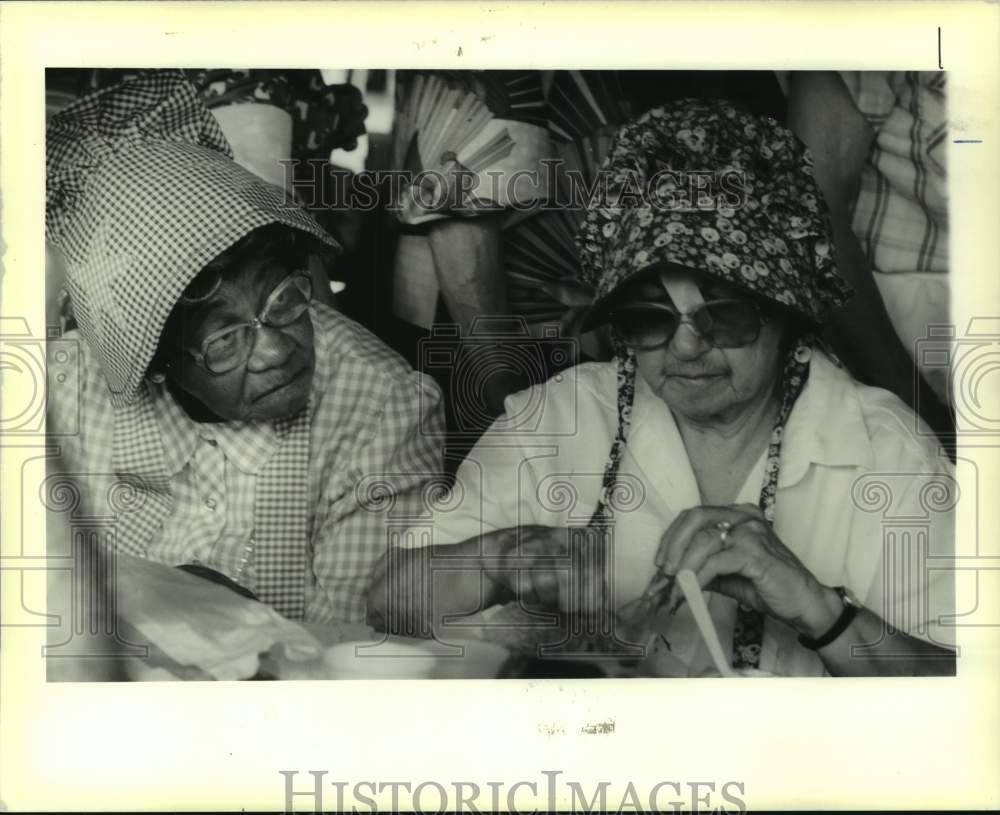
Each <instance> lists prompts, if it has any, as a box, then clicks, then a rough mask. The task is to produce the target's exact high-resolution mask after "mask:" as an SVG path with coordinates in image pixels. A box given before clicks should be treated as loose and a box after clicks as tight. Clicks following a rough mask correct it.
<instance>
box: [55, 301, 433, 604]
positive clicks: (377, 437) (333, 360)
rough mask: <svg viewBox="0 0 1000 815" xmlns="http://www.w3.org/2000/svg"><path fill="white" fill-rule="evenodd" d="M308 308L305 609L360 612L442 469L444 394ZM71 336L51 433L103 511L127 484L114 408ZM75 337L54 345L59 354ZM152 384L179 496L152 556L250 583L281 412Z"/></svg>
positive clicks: (362, 333)
mask: <svg viewBox="0 0 1000 815" xmlns="http://www.w3.org/2000/svg"><path fill="white" fill-rule="evenodd" d="M312 319H313V326H314V336H315V343H316V372H315V374H314V377H313V386H312V387H313V395H312V400H311V402H310V404H311V405H312V410H313V415H312V417H311V427H310V444H309V447H310V450H309V468H308V479H307V483H308V491H309V495H308V506H309V519H308V528H309V530H310V531H309V544H310V552H309V557H308V558H307V562H308V564H309V566H308V568H307V574H306V580H305V595H306V596H305V618H306V619H307V620H309V621H311V622H328V621H333V620H338V621H358V620H361V619H363V617H364V610H365V605H364V592H365V590H366V589H367V585H368V577H369V571H370V569H371V566H372V565H373V564H374V562H375V561H376V560H377V559H378V557H379V556H380V555H381V553H382V552H383V551H384V550H385V546H386V542H387V539H388V538H387V536H388V535H390V534H392V530H393V529H394V523H393V519H394V518H397V517H403V518H410V519H412V518H413V517H417V516H419V515H420V513H421V512H422V502H423V500H424V492H425V487H426V485H427V484H428V482H431V481H433V480H435V479H437V478H438V477H439V473H440V471H441V440H442V438H443V436H442V433H443V414H442V403H441V395H440V391H439V390H438V388H437V386H436V385H435V384H434V382H433V380H431V379H430V378H429V377H426V376H424V375H422V374H420V373H417V372H415V371H412V370H411V369H410V368H409V367H408V366H407V365H406V364H405V363H404V362H403V361H402V360H401V359H400V358H399V357H398V356H397V355H396V354H395V353H394V352H392V351H390V350H389V349H388V348H386V347H385V346H384V345H383V344H382V343H381V342H380V341H379V340H378V339H377V338H376V337H374V336H373V335H371V334H370V333H368V332H367V331H366V330H365V329H363V328H362V327H361V326H359V325H357V324H356V323H354V322H352V321H351V320H349V319H347V318H346V317H344V316H343V315H341V314H339V313H337V312H335V311H333V310H331V309H329V308H327V307H326V306H324V305H322V304H318V303H317V304H314V305H313V306H312ZM64 340H78V341H77V343H76V348H77V352H76V353H77V356H78V359H77V360H76V361H75V364H69V365H67V364H66V363H65V362H63V363H62V364H60V365H58V366H50V369H49V370H55V369H58V370H60V371H63V372H64V371H66V370H70V371H75V372H76V373H75V374H73V375H69V376H66V375H64V374H60V376H62V377H63V379H62V381H58V380H57V379H56V378H53V379H52V380H51V381H50V383H49V396H48V399H49V404H48V432H49V433H50V434H55V435H53V436H52V440H53V442H54V443H58V444H59V445H60V447H61V453H62V458H61V460H60V462H59V466H60V467H61V469H62V470H63V471H64V472H65V473H67V474H69V475H70V476H71V477H72V479H73V481H74V483H75V484H76V487H77V489H78V491H79V495H80V504H79V506H77V507H76V508H75V510H74V512H75V515H76V517H89V518H95V517H102V516H103V517H107V516H109V515H111V514H112V513H111V512H109V511H108V504H109V503H111V504H113V503H114V502H115V501H116V500H119V501H120V500H121V495H120V492H119V493H118V494H117V495H118V497H117V498H115V497H114V496H115V495H116V491H115V487H116V485H120V484H121V483H122V480H121V474H119V473H116V472H115V468H114V465H113V458H112V456H113V449H112V448H113V444H112V441H113V438H114V412H113V411H112V409H111V407H110V402H109V399H108V390H107V385H106V382H105V380H104V378H103V376H102V374H101V371H100V367H99V365H98V363H97V361H96V359H95V358H94V356H93V354H92V353H91V351H90V349H89V347H88V346H87V344H86V343H85V342H82V341H79V337H78V335H77V334H76V332H70V333H68V334H67V335H66V336H65V337H64ZM68 345H69V344H68V343H66V342H63V343H60V344H59V346H58V347H59V349H60V352H62V353H65V351H66V348H67V346H68ZM145 387H146V388H148V389H149V392H150V395H151V397H152V401H153V406H154V410H155V416H156V427H155V428H151V429H150V430H151V432H153V433H159V435H160V440H161V441H162V446H163V451H164V456H165V460H164V462H163V465H164V469H165V471H166V472H167V474H168V476H169V490H170V492H171V497H172V512H171V514H170V516H169V518H168V519H167V521H166V522H165V523H164V524H163V525H162V527H161V529H160V531H159V533H158V534H157V535H155V536H154V538H153V540H151V541H150V543H149V545H148V547H147V549H146V556H147V557H149V558H150V559H152V560H156V561H160V562H163V563H169V564H175V565H176V564H182V563H193V562H199V563H203V564H204V565H206V566H209V567H211V568H213V569H216V570H218V571H220V572H222V573H223V574H225V575H227V576H228V577H230V578H232V579H233V580H235V581H236V582H238V583H240V584H242V585H244V586H246V587H247V588H250V589H254V588H255V586H256V584H257V581H258V578H259V575H258V574H257V573H256V570H255V567H254V557H253V552H254V543H255V541H254V528H255V526H257V525H258V521H259V519H258V518H256V517H255V514H259V513H258V512H255V511H257V510H259V503H260V500H259V499H260V496H259V495H257V489H256V488H257V480H258V473H259V472H260V471H261V469H262V468H263V467H264V466H265V465H266V464H267V463H268V461H269V460H271V458H272V457H273V456H274V454H275V452H276V451H277V450H278V449H279V448H280V447H281V445H282V444H283V442H284V437H285V435H286V434H287V433H288V432H289V431H288V427H287V423H285V424H282V423H270V422H268V423H242V422H229V423H220V424H202V423H197V422H195V421H193V420H192V419H190V418H189V417H188V416H187V414H186V413H185V412H184V411H183V410H182V409H181V407H180V406H179V405H178V404H177V402H176V401H175V400H174V399H173V398H172V397H171V395H170V393H169V391H167V389H166V388H165V387H164V386H163V385H154V384H152V383H151V382H148V381H147V382H146V383H145ZM76 428H78V432H76V433H73V432H72V431H73V430H74V429H76ZM282 428H283V429H282ZM290 488H291V487H290Z"/></svg>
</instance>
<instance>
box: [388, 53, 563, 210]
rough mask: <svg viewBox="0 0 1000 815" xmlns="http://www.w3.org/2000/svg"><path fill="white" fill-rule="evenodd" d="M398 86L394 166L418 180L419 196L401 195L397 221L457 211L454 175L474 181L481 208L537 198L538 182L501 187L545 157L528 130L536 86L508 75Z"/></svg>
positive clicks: (534, 116) (541, 133)
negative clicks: (465, 174) (471, 176)
mask: <svg viewBox="0 0 1000 815" xmlns="http://www.w3.org/2000/svg"><path fill="white" fill-rule="evenodd" d="M401 85H402V86H403V90H402V97H401V99H400V104H399V105H398V109H397V119H396V155H395V159H396V166H397V167H402V168H404V169H406V170H408V171H410V172H411V173H414V174H415V175H416V174H418V173H423V175H422V181H423V183H422V185H421V187H422V189H418V190H416V191H413V190H409V191H408V194H407V197H406V199H405V200H404V201H403V202H402V205H403V206H402V211H401V217H402V219H403V220H404V221H406V222H408V223H422V222H424V221H428V220H432V219H434V218H439V217H444V216H445V215H447V214H448V212H449V210H450V209H453V208H454V206H453V205H455V204H460V203H461V202H457V201H453V200H452V198H454V196H453V195H451V193H452V191H453V190H452V187H451V185H453V184H454V183H455V182H454V179H455V174H456V172H457V171H458V170H460V169H461V170H467V171H471V172H472V173H474V174H475V176H476V179H475V184H474V185H473V187H472V190H471V192H472V194H473V195H474V196H475V197H476V198H478V199H480V201H481V202H482V205H483V206H498V207H507V206H510V205H511V204H512V203H517V202H527V201H531V200H534V199H535V198H536V197H538V195H539V194H540V191H541V189H542V186H543V179H542V178H541V177H539V178H537V179H531V178H529V177H526V176H525V175H524V174H521V176H519V177H518V179H517V182H516V183H513V184H511V183H507V180H508V178H509V176H510V174H511V173H513V172H514V171H516V170H522V169H533V168H534V167H536V166H537V164H538V161H539V159H540V158H542V157H543V156H544V155H545V154H546V151H547V149H548V148H547V145H548V133H547V131H546V130H544V129H543V127H542V126H540V124H536V123H531V122H539V123H540V122H541V121H542V118H543V113H544V103H543V102H542V101H541V86H540V84H537V85H533V84H532V83H531V82H529V81H528V78H527V77H526V76H525V75H524V74H523V73H522V72H513V71H511V72H476V73H473V72H453V73H450V74H449V73H431V74H426V73H417V74H413V75H408V76H406V77H405V78H404V82H403V83H401ZM501 116H509V117H512V118H501ZM514 117H516V118H514ZM428 185H429V186H428ZM443 200H444V201H445V202H446V203H445V205H443V206H442V201H443Z"/></svg>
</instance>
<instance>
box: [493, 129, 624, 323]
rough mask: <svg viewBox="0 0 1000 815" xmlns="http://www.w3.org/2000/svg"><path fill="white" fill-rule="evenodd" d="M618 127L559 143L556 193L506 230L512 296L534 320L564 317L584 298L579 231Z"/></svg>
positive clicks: (512, 304) (512, 306) (512, 302)
mask: <svg viewBox="0 0 1000 815" xmlns="http://www.w3.org/2000/svg"><path fill="white" fill-rule="evenodd" d="M616 129H617V127H615V126H602V127H601V128H600V129H599V130H597V131H596V132H594V133H591V134H590V135H588V136H586V137H583V138H580V139H579V140H577V141H572V142H560V143H556V145H555V147H556V152H557V154H558V156H559V158H560V163H559V165H558V174H557V176H556V181H557V183H556V189H555V190H554V197H553V198H552V200H550V201H549V202H547V204H546V206H545V207H543V208H542V209H541V210H540V211H539V212H537V213H536V214H534V215H532V216H531V217H528V218H525V219H521V220H517V221H516V222H514V223H513V224H512V225H510V226H509V227H508V228H507V229H505V230H504V233H503V262H504V270H505V274H506V279H507V298H508V302H509V305H510V309H511V311H512V312H514V313H516V314H520V315H523V316H524V317H525V318H526V319H527V320H528V321H529V322H552V321H559V320H560V319H561V318H562V317H563V316H564V315H565V313H566V311H567V310H568V309H569V308H571V307H572V306H574V305H576V304H577V302H578V300H579V297H580V294H579V285H580V284H579V281H578V274H579V270H580V258H579V254H578V252H577V248H576V233H577V231H578V229H579V228H580V224H581V223H582V221H583V218H584V214H585V212H586V207H587V202H588V200H589V198H590V195H591V194H592V193H593V192H594V191H595V189H596V187H595V184H596V181H597V178H598V171H599V170H600V167H601V164H602V163H603V161H604V159H605V157H606V156H607V153H608V150H609V149H610V146H611V142H612V139H613V138H614V131H615V130H616Z"/></svg>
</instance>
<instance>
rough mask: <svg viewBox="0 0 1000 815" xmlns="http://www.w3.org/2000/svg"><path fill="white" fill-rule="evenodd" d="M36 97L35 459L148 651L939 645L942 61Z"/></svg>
mask: <svg viewBox="0 0 1000 815" xmlns="http://www.w3.org/2000/svg"><path fill="white" fill-rule="evenodd" d="M46 103H47V107H46V111H47V115H48V114H51V115H49V116H48V125H47V130H46V236H47V241H48V246H49V255H48V258H47V263H48V269H47V271H48V277H47V291H46V296H47V304H48V307H49V308H50V310H51V311H50V314H49V317H48V319H49V322H50V323H57V324H59V325H60V326H63V327H64V328H65V331H64V332H63V333H61V334H60V335H59V337H58V339H56V340H55V341H53V342H52V343H51V345H52V347H53V348H54V349H55V353H57V354H60V355H64V356H65V357H66V359H65V361H64V362H63V363H62V364H61V365H60V364H59V363H55V364H50V370H51V371H60V372H62V371H68V372H70V374H71V375H70V374H66V373H60V374H57V379H54V380H52V381H51V382H50V386H49V403H48V430H49V433H50V434H51V437H52V441H53V443H54V444H57V445H58V446H59V448H60V450H61V456H60V457H59V459H57V460H54V462H53V464H52V470H53V473H52V475H51V476H50V477H49V478H48V479H47V481H46V491H45V495H46V497H47V498H48V499H50V500H49V504H50V505H49V507H48V509H49V512H50V513H52V514H53V515H55V516H57V518H54V519H53V520H52V522H51V527H58V526H60V520H59V519H61V522H62V523H61V526H62V527H63V528H64V529H65V530H66V531H68V532H69V536H68V537H69V541H70V546H72V547H90V546H93V547H96V548H97V549H100V550H101V551H100V552H96V551H92V552H89V553H88V552H86V551H85V550H81V551H80V552H75V551H74V552H73V553H72V556H73V558H74V560H77V559H81V560H82V559H86V558H88V557H91V558H92V557H95V556H98V555H101V556H103V558H104V559H105V560H113V561H114V563H113V567H111V568H107V567H106V568H104V569H97V570H95V572H94V574H95V575H101V574H110V575H113V580H114V586H109V588H108V589H107V590H110V591H113V593H114V594H115V597H116V602H115V611H116V613H117V615H118V616H119V618H120V619H121V620H122V622H123V623H124V626H122V627H120V628H113V629H112V630H113V635H112V639H113V640H117V641H118V642H119V644H120V645H121V647H122V648H123V650H124V656H129V655H130V654H131V653H132V652H134V651H135V648H136V646H141V647H142V648H144V649H147V650H150V651H152V655H151V656H149V657H148V658H147V657H142V656H139V655H137V656H135V658H134V659H125V660H124V661H123V662H122V666H123V667H121V668H120V670H121V671H123V672H124V674H125V676H127V677H129V678H136V679H139V678H160V677H163V678H166V677H165V675H170V676H175V677H178V678H184V679H197V678H204V679H212V678H214V679H249V678H254V677H256V678H272V679H283V678H286V679H299V678H316V679H334V678H338V677H347V678H354V677H367V678H373V679H374V678H379V677H388V678H399V677H406V676H411V677H418V678H420V677H441V678H446V677H493V676H509V677H527V676H539V677H585V676H591V677H600V676H645V677H698V676H714V677H718V676H720V675H721V676H744V677H745V676H753V677H758V676H823V675H829V676H865V675H924V674H932V675H942V674H943V675H948V674H953V673H954V671H955V653H954V649H953V642H952V639H953V638H952V637H951V634H950V632H949V627H948V624H947V621H948V618H949V617H950V616H952V615H953V614H954V589H953V584H954V574H953V572H952V570H950V569H948V568H947V563H948V559H949V558H950V556H951V554H952V552H953V549H954V545H953V540H954V517H953V513H952V510H953V508H954V502H955V495H954V493H955V489H954V477H953V475H952V466H951V465H952V462H951V460H950V459H949V457H948V452H947V451H948V450H952V451H953V440H954V422H953V419H952V417H951V413H950V407H949V399H950V397H949V394H948V377H947V367H946V366H940V365H938V366H935V365H933V364H931V365H926V366H925V367H924V368H923V370H922V369H921V366H920V365H919V364H918V362H919V360H918V359H915V358H914V357H913V356H912V355H911V354H912V352H913V349H914V348H919V346H918V345H917V341H918V340H920V339H923V340H924V341H925V342H928V341H930V342H932V343H933V342H934V335H933V333H932V332H929V331H928V328H929V327H931V326H935V325H938V324H942V323H944V322H945V321H946V320H947V316H948V279H949V278H948V252H947V249H948V207H947V195H946V181H947V176H946V169H947V168H946V161H945V155H944V154H945V149H944V148H945V147H946V136H947V132H948V122H947V117H946V113H947V74H946V73H945V72H915V71H911V72H880V71H866V72H837V71H829V72H765V71H715V72H709V71H701V72H695V71H681V72H675V71H623V70H619V71H615V70H560V71H526V70H525V71H517V70H503V71H490V70H483V71H444V70H442V71H389V70H363V71H362V70H348V71H344V72H340V73H339V74H336V75H335V72H324V71H321V70H299V69H297V70H280V69H268V70H257V69H253V68H233V69H216V70H190V69H187V70H169V69H156V70H129V69H105V70H72V69H59V70H51V71H49V72H47V74H46ZM369 118H371V119H372V120H373V122H372V124H373V125H376V127H377V129H376V127H372V128H371V129H369V126H368V120H369ZM937 344H938V345H939V346H941V345H942V344H941V343H940V342H938V343H937ZM943 348H944V349H945V350H944V353H946V352H947V351H946V349H947V345H946V344H945V345H943ZM923 358H929V359H931V360H932V362H933V357H931V356H930V355H928V354H924V355H923ZM953 455H954V453H953V452H952V456H953ZM887 503H891V504H892V512H893V513H894V514H898V515H901V516H904V517H910V518H912V519H913V521H912V522H911V523H910V524H908V525H905V526H903V527H901V528H900V529H897V530H887V527H886V523H885V516H886V509H887V507H886V506H885V505H886V504H887ZM77 518H83V519H86V520H84V521H83V523H82V524H81V523H78V522H77V521H76V520H75V519H77ZM95 519H104V520H102V521H100V522H97V521H95ZM77 527H80V528H79V529H78V528H77ZM105 550H106V551H105ZM87 588H88V590H90V591H96V590H98V589H99V588H100V587H99V586H96V585H92V586H88V587H87ZM98 608H103V609H106V610H107V611H108V612H110V604H106V605H101V604H99V605H98ZM129 626H131V627H132V628H133V629H135V632H136V633H137V634H138V636H135V635H131V636H129V635H128V634H126V633H125V632H127V630H128V627H129ZM52 664H53V665H55V664H56V662H55V661H53V663H52Z"/></svg>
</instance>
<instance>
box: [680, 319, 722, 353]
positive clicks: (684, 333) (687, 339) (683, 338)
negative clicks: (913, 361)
mask: <svg viewBox="0 0 1000 815" xmlns="http://www.w3.org/2000/svg"><path fill="white" fill-rule="evenodd" d="M711 348H712V346H711V345H710V344H709V343H708V342H706V341H705V338H704V337H702V336H701V334H699V333H698V332H697V331H696V330H695V328H694V326H693V325H691V323H690V322H688V321H687V320H684V321H682V322H681V324H680V325H679V326H677V332H676V333H675V334H674V336H673V337H672V338H671V340H670V351H671V353H673V355H674V356H675V357H676V358H677V359H680V360H685V361H688V360H693V359H698V357H700V356H702V355H703V354H705V353H706V352H707V351H709V350H710V349H711Z"/></svg>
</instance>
